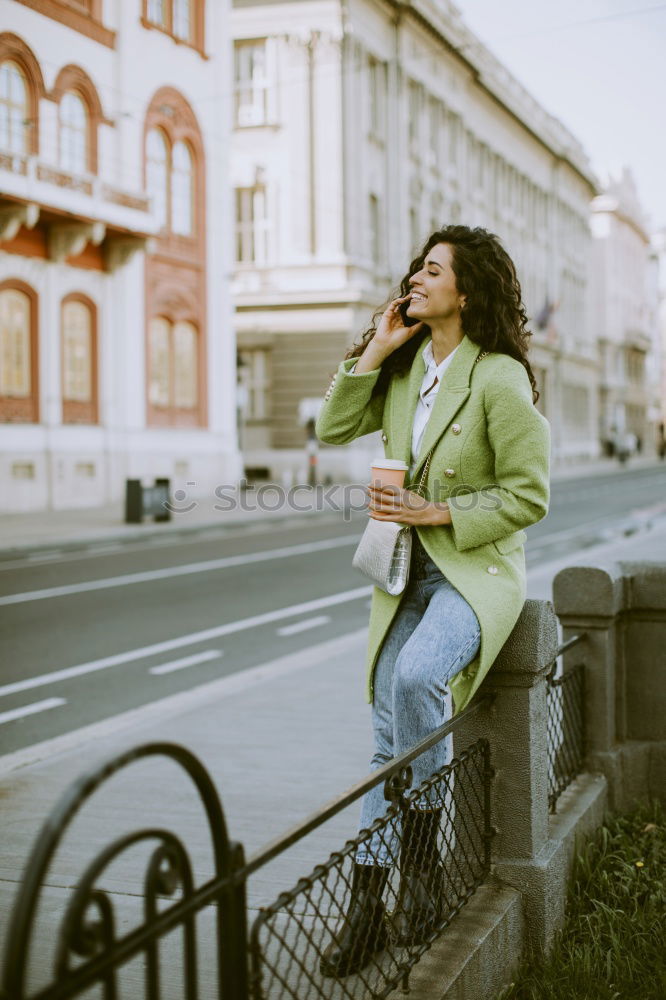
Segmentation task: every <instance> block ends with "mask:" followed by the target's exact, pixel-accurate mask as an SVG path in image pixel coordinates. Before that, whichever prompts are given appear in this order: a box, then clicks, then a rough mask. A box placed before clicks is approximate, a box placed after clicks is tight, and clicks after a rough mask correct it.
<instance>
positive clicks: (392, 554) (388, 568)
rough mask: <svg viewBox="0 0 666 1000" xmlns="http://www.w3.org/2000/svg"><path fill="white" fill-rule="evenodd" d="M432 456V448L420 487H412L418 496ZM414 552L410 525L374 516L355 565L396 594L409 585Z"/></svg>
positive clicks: (367, 528)
mask: <svg viewBox="0 0 666 1000" xmlns="http://www.w3.org/2000/svg"><path fill="white" fill-rule="evenodd" d="M431 458H432V451H431V452H430V454H429V455H428V457H427V459H426V462H425V465H424V466H423V472H422V473H421V478H420V480H419V484H418V486H416V487H411V486H410V487H409V489H410V490H411V491H412V492H413V493H418V495H419V496H423V491H424V489H425V482H426V479H427V477H428V469H429V468H430V459H431ZM411 555H412V526H411V525H410V524H400V522H399V521H376V520H375V519H374V518H372V517H371V518H370V519H369V521H368V523H367V525H366V527H365V531H364V532H363V535H362V536H361V541H360V542H359V543H358V547H357V549H356V552H355V553H354V558H353V559H352V566H354V567H355V568H356V569H360V571H361V572H362V573H364V574H365V575H366V576H367V577H369V578H370V579H371V580H372V582H373V583H374V584H375V586H376V587H380V588H381V589H382V590H385V591H386V593H387V594H392V595H393V596H396V595H397V594H401V593H402V592H403V590H404V589H405V587H406V586H407V580H408V578H409V562H410V559H411Z"/></svg>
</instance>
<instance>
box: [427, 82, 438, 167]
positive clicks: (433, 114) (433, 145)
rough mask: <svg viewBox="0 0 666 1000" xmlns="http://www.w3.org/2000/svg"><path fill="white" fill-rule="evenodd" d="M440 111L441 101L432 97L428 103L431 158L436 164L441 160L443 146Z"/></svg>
mask: <svg viewBox="0 0 666 1000" xmlns="http://www.w3.org/2000/svg"><path fill="white" fill-rule="evenodd" d="M440 112H441V105H440V103H439V101H437V100H435V99H434V98H431V99H430V102H429V104H428V143H429V147H430V156H431V160H432V162H433V164H435V165H436V164H437V161H438V160H439V156H440V146H441V134H440V123H441V117H440Z"/></svg>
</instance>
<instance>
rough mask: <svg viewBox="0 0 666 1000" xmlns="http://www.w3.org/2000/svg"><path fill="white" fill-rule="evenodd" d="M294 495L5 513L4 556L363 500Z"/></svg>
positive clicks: (602, 467) (600, 467) (276, 492)
mask: <svg viewBox="0 0 666 1000" xmlns="http://www.w3.org/2000/svg"><path fill="white" fill-rule="evenodd" d="M663 464H664V463H660V462H659V460H658V459H656V458H653V457H639V458H633V459H630V460H629V462H628V463H627V465H626V466H624V467H623V471H624V473H626V474H631V473H633V472H635V471H636V470H638V469H647V468H652V467H654V466H657V465H662V466H663ZM618 469H619V466H618V463H617V462H616V461H615V460H614V459H599V460H597V461H594V462H585V463H579V464H576V465H571V466H565V467H560V468H557V469H555V470H553V473H552V481H553V482H560V481H564V480H575V479H582V478H586V479H587V478H589V477H590V476H596V475H604V474H609V473H612V472H614V471H618ZM295 489H297V492H296V493H295V494H294V503H293V504H292V505H289V504H288V503H285V490H284V488H283V487H281V486H279V485H277V484H265V485H263V486H261V487H259V489H258V490H247V491H246V492H244V493H243V492H240V491H237V492H236V493H235V494H232V493H231V491H227V493H226V494H225V495H226V496H233V498H234V499H236V500H237V501H238V506H236V507H235V508H234V509H233V510H228V509H222V508H227V507H228V506H229V503H228V501H223V502H220V500H219V499H218V498H216V497H215V496H212V497H206V498H204V499H199V500H196V501H194V503H195V506H194V508H193V509H190V507H191V505H192V502H193V501H192V500H189V499H188V498H187V497H185V496H184V495H182V496H181V495H180V493H181V491H178V490H176V491H175V494H174V499H173V503H172V506H173V508H174V512H173V513H172V518H171V520H170V521H167V522H155V521H144V523H143V524H125V521H124V516H125V515H124V503H123V502H121V501H118V502H116V503H111V504H104V505H103V506H101V507H82V508H78V509H74V510H57V511H34V512H29V513H25V514H20V513H17V514H1V515H0V560H4V559H12V558H17V557H21V556H22V555H26V554H29V553H31V552H40V551H43V550H44V549H46V550H50V551H56V550H57V551H62V550H65V549H69V550H71V549H77V548H84V547H88V546H90V545H94V544H104V543H109V544H123V543H126V542H137V541H145V540H146V539H152V538H155V537H159V536H162V537H165V538H169V537H173V538H176V539H177V538H180V537H182V536H183V535H185V534H190V533H206V532H209V531H212V532H215V533H217V532H219V531H233V530H235V529H236V528H238V527H239V526H247V525H253V524H268V523H275V522H279V521H284V520H285V519H286V518H302V517H312V516H321V515H323V514H328V515H334V514H336V513H338V514H339V512H340V511H341V510H344V507H345V503H346V502H349V499H350V496H351V500H352V502H353V503H354V505H359V504H360V503H361V502H362V499H361V494H360V491H355V492H354V493H353V494H351V495H350V493H349V488H348V487H347V488H345V486H343V485H334V486H319V487H317V489H316V491H315V490H312V489H311V488H310V487H307V486H301V487H298V488H295Z"/></svg>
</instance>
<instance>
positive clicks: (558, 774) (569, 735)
mask: <svg viewBox="0 0 666 1000" xmlns="http://www.w3.org/2000/svg"><path fill="white" fill-rule="evenodd" d="M556 669H557V662H556V663H555V665H554V666H553V669H552V670H551V672H550V674H549V675H548V693H547V699H548V805H549V807H550V810H551V812H553V811H554V810H555V807H556V805H557V800H558V798H559V797H560V795H561V794H562V792H563V791H564V789H565V788H566V787H567V786H568V785H570V784H571V782H572V781H573V780H574V778H575V777H576V776H577V775H578V774H580V772H581V771H582V769H583V760H584V756H585V751H584V738H585V713H584V701H583V696H584V681H585V668H584V666H583V664H582V663H579V664H577V665H576V666H575V667H572V668H571V669H570V670H567V671H565V672H564V673H562V674H560V675H559V676H557V675H556Z"/></svg>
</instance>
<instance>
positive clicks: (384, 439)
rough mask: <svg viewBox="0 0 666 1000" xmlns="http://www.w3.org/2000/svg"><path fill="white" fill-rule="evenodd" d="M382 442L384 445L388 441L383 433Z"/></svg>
mask: <svg viewBox="0 0 666 1000" xmlns="http://www.w3.org/2000/svg"><path fill="white" fill-rule="evenodd" d="M382 441H383V442H384V444H386V442H387V441H388V437H387V435H386V434H384V433H383V432H382Z"/></svg>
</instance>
